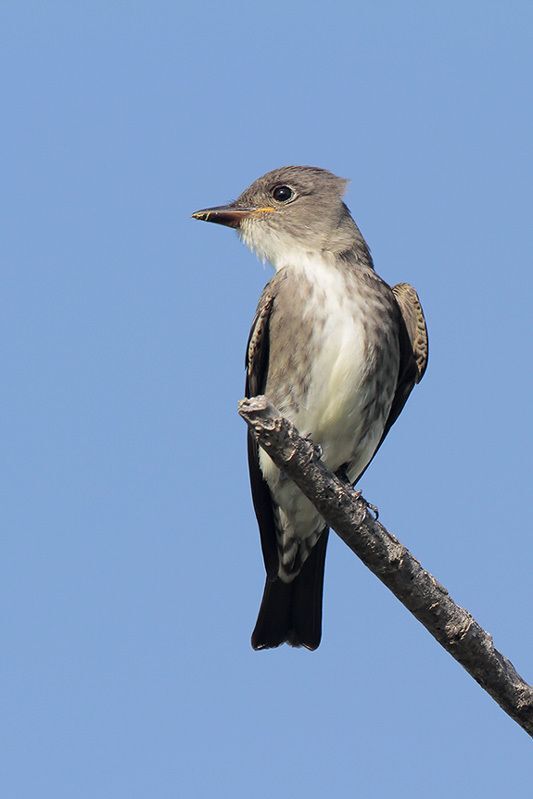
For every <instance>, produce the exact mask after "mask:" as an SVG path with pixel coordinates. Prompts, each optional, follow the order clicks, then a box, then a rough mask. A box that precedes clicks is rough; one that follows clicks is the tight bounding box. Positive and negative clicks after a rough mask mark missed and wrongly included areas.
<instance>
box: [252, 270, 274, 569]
mask: <svg viewBox="0 0 533 799" xmlns="http://www.w3.org/2000/svg"><path fill="white" fill-rule="evenodd" d="M273 304H274V293H273V292H271V291H270V287H269V286H267V287H266V288H265V290H264V291H263V293H262V295H261V298H260V300H259V304H258V306H257V311H256V314H255V318H254V321H253V322H252V329H251V330H250V337H249V339H248V346H247V349H246V389H245V393H246V396H247V397H255V396H257V395H258V394H262V393H263V392H264V390H265V385H266V379H267V373H268V355H269V322H270V314H271V311H272V306H273ZM248 467H249V471H250V486H251V489H252V499H253V503H254V509H255V515H256V516H257V522H258V524H259V531H260V534H261V548H262V550H263V559H264V561H265V569H266V572H267V575H268V577H275V576H276V575H277V572H278V548H277V539H276V526H275V523H274V512H273V509H272V499H271V496H270V491H269V488H268V485H267V483H266V482H265V480H264V478H263V474H262V472H261V468H260V466H259V452H258V445H257V441H256V440H255V438H254V435H253V433H252V432H251V430H250V429H248Z"/></svg>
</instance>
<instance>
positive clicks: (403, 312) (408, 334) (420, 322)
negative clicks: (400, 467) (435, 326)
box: [355, 283, 429, 482]
mask: <svg viewBox="0 0 533 799" xmlns="http://www.w3.org/2000/svg"><path fill="white" fill-rule="evenodd" d="M392 292H393V294H394V298H395V300H396V304H397V306H398V308H399V311H400V318H399V331H398V334H399V343H400V368H399V371H398V382H397V384H396V392H395V394H394V397H393V400H392V405H391V409H390V411H389V415H388V417H387V421H386V423H385V428H384V430H383V435H382V436H381V439H380V441H379V444H378V446H377V447H376V450H375V452H374V455H373V456H372V459H371V460H373V459H374V457H375V455H376V452H377V451H378V449H379V448H380V447H381V445H382V444H383V442H384V440H385V438H386V436H387V433H388V432H389V430H390V429H391V427H392V425H393V424H394V422H395V421H396V419H397V418H398V416H399V415H400V413H401V412H402V410H403V406H404V405H405V403H406V402H407V398H408V397H409V394H410V393H411V391H412V390H413V388H414V386H415V384H416V383H420V381H421V380H422V378H423V377H424V372H425V371H426V367H427V363H428V353H429V345H428V331H427V328H426V320H425V319H424V312H423V311H422V306H421V304H420V300H419V298H418V294H417V293H416V291H415V289H414V288H413V287H412V286H410V285H409V283H398V284H397V285H396V286H393V287H392ZM370 463H371V461H370V462H369V463H367V465H366V466H365V468H364V469H363V471H362V472H361V474H359V475H358V476H357V478H356V480H355V482H357V481H358V480H360V479H361V477H362V476H363V474H364V473H365V472H366V470H367V469H368V467H369V466H370Z"/></svg>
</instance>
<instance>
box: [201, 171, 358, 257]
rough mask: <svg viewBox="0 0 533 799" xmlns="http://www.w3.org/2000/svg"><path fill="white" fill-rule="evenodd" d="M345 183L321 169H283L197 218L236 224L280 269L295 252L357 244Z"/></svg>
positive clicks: (247, 241) (342, 248)
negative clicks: (348, 207) (229, 201)
mask: <svg viewBox="0 0 533 799" xmlns="http://www.w3.org/2000/svg"><path fill="white" fill-rule="evenodd" d="M347 182H348V181H346V180H344V179H343V178H339V177H337V176H336V175H333V174H332V173H331V172H328V171H327V170H325V169H319V168H318V167H311V166H286V167H281V168H280V169H274V170H273V171H272V172H267V174H266V175H263V176H262V177H260V178H258V179H257V180H256V181H254V182H253V183H252V185H251V186H249V187H248V188H247V189H246V190H245V191H243V193H242V194H241V195H240V197H238V198H237V200H235V201H234V202H232V203H229V204H228V205H221V206H217V207H214V208H204V209H203V210H201V211H196V212H195V213H194V214H193V217H194V218H195V219H201V220H203V221H204V222H216V223H218V224H221V225H227V226H228V227H233V228H236V230H237V231H238V233H239V235H240V237H241V238H242V240H243V241H244V243H245V244H246V245H247V246H248V247H250V249H252V250H254V252H256V253H257V255H258V256H259V257H260V258H262V259H263V260H268V261H270V262H271V263H272V264H273V265H274V266H275V267H276V268H277V269H279V268H281V267H282V266H285V265H286V263H288V262H289V261H290V259H291V258H294V256H295V254H297V253H301V252H305V253H315V252H322V251H329V252H339V253H340V252H344V251H346V250H349V249H350V248H351V247H352V246H353V244H354V238H355V237H356V234H357V233H358V231H357V228H356V226H355V223H354V222H353V220H352V218H351V216H350V212H349V211H348V209H347V207H346V205H345V204H344V202H343V200H342V197H343V194H344V192H345V190H346V185H347Z"/></svg>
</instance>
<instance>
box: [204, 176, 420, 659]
mask: <svg viewBox="0 0 533 799" xmlns="http://www.w3.org/2000/svg"><path fill="white" fill-rule="evenodd" d="M346 185H347V181H346V180H343V179H342V178H339V177H337V176H336V175H333V174H332V173H331V172H328V171H326V170H324V169H318V168H316V167H309V166H289V167H282V168H281V169H275V170H274V171H272V172H268V173H267V174H266V175H263V177H260V178H259V179H258V180H256V181H255V182H254V183H252V185H251V186H250V187H249V188H248V189H246V190H245V191H244V192H243V193H242V194H241V196H240V197H239V198H238V199H237V200H235V202H232V203H230V204H229V205H224V206H218V207H215V208H207V209H204V210H201V211H196V213H194V214H193V217H194V218H195V219H200V220H204V221H206V222H216V223H218V224H222V225H227V226H229V227H233V228H236V230H237V232H238V233H239V235H240V237H241V239H242V240H243V241H244V242H245V244H247V245H248V247H250V248H251V249H252V250H253V251H254V252H256V253H257V255H258V256H259V257H260V258H261V259H263V260H268V261H270V263H271V264H272V265H273V266H274V268H275V270H276V274H275V275H274V277H273V278H272V280H271V281H270V282H269V283H268V284H267V285H266V287H265V289H264V291H263V293H262V295H261V298H260V300H259V305H258V307H257V312H256V315H255V318H254V320H253V323H252V329H251V332H250V338H249V341H248V348H247V354H246V396H247V397H251V396H256V395H257V394H266V395H267V396H268V398H269V399H270V401H271V402H272V403H273V404H274V405H275V406H276V407H277V408H278V409H279V411H280V412H281V413H282V414H283V415H284V416H286V417H287V418H288V419H290V420H291V421H292V422H293V423H294V424H295V425H296V427H297V428H298V430H299V431H300V433H301V434H302V435H306V436H308V437H309V438H310V439H311V440H312V441H313V442H314V443H315V444H317V445H319V446H320V447H321V450H322V458H323V461H324V462H325V464H326V465H327V466H328V467H329V468H330V469H331V470H332V471H334V472H339V473H340V474H342V475H343V476H344V477H345V478H346V479H348V480H349V481H350V483H352V484H353V483H355V482H357V480H358V479H359V478H360V477H361V475H362V473H363V472H364V471H365V469H366V468H367V466H368V464H369V463H370V461H371V460H372V458H373V457H374V455H375V453H376V451H377V450H378V449H379V447H380V445H381V443H382V441H383V439H384V438H385V436H386V435H387V433H388V432H389V430H390V428H391V426H392V425H393V424H394V422H395V421H396V419H397V418H398V415H399V413H400V411H401V410H402V408H403V406H404V404H405V402H406V400H407V397H408V396H409V394H410V393H411V390H412V388H413V386H414V384H415V383H418V382H419V381H420V380H421V379H422V376H423V374H424V371H425V369H426V365H427V358H428V338H427V330H426V324H425V321H424V315H423V312H422V308H421V306H420V302H419V299H418V295H417V293H416V291H415V289H414V288H413V287H412V286H410V285H409V284H407V283H400V284H398V285H397V286H394V287H393V288H390V287H389V286H388V285H387V283H385V281H384V280H382V279H381V278H380V277H379V275H377V274H376V272H375V271H374V265H373V262H372V257H371V255H370V251H369V249H368V247H367V245H366V242H365V240H364V239H363V236H362V235H361V232H360V230H359V228H358V227H357V225H356V224H355V222H354V220H353V219H352V217H351V215H350V212H349V210H348V208H347V206H346V205H345V203H344V202H343V199H342V198H343V195H344V192H345V190H346ZM248 460H249V470H250V480H251V488H252V497H253V502H254V507H255V512H256V516H257V520H258V523H259V529H260V533H261V544H262V550H263V558H264V562H265V568H266V573H267V577H266V585H265V589H264V594H263V599H262V603H261V608H260V610H259V617H258V619H257V623H256V626H255V629H254V631H253V634H252V646H253V647H254V649H265V648H269V647H275V646H279V645H280V644H282V643H284V642H287V643H289V644H291V645H292V646H304V647H307V649H316V647H317V646H318V645H319V643H320V638H321V630H322V589H323V582H324V564H325V556H326V545H327V539H328V530H327V527H326V525H325V523H324V520H323V519H322V517H321V516H320V514H319V513H318V512H317V510H316V509H315V508H314V506H313V505H312V504H311V502H310V501H309V500H308V499H307V498H306V497H305V496H304V495H303V494H302V492H301V491H300V490H299V488H297V486H296V485H295V484H294V483H293V482H292V481H291V480H289V479H288V478H286V477H285V475H284V474H283V473H281V472H280V470H279V469H278V468H277V466H275V465H274V463H273V462H272V460H271V459H270V457H269V456H268V455H267V454H266V453H265V452H264V450H262V449H260V448H259V447H258V445H257V443H256V441H255V439H254V437H253V435H252V434H251V433H249V434H248Z"/></svg>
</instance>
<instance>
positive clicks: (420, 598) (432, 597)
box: [239, 396, 533, 736]
mask: <svg viewBox="0 0 533 799" xmlns="http://www.w3.org/2000/svg"><path fill="white" fill-rule="evenodd" d="M239 414H240V415H241V416H242V418H243V419H244V420H245V422H246V423H247V424H248V426H249V427H250V428H251V430H252V431H253V432H254V434H255V435H256V437H257V440H258V442H259V444H260V446H261V447H263V449H264V450H265V451H266V452H267V453H268V454H269V456H270V457H271V458H272V460H273V461H274V463H276V465H277V466H279V467H280V468H281V469H283V471H284V472H285V473H286V474H287V475H288V476H289V477H290V478H291V479H292V480H294V482H295V483H296V484H297V485H298V486H299V487H300V489H301V490H302V491H303V493H304V494H305V495H306V496H307V497H308V498H309V499H310V500H311V502H312V503H313V504H314V505H315V507H316V508H317V509H318V510H319V511H320V513H321V514H322V516H323V517H324V519H325V520H326V522H327V524H328V525H329V526H330V527H332V528H333V529H334V530H335V531H336V532H337V533H338V535H339V536H340V537H341V538H342V540H343V541H344V542H345V543H346V544H348V546H349V547H350V549H352V550H353V552H355V554H356V555H357V556H358V557H359V558H361V560H362V561H363V563H364V564H365V565H366V566H368V568H369V569H370V570H371V571H372V572H374V574H375V575H376V577H379V579H380V580H381V581H382V582H383V583H385V585H386V586H387V588H389V589H390V590H391V591H392V592H393V594H395V596H397V597H398V599H399V600H400V602H402V603H403V604H404V605H405V607H406V608H408V610H410V611H411V613H412V614H413V615H414V616H416V618H417V619H418V620H419V621H420V622H422V624H423V625H424V627H426V629H427V630H429V632H430V633H431V635H433V637H434V638H436V639H437V641H438V642H439V643H440V644H441V645H442V646H443V647H444V649H446V651H447V652H449V653H450V655H452V657H454V658H455V659H456V660H457V661H458V662H459V663H460V664H461V665H462V666H463V667H464V668H465V669H466V670H467V672H468V673H469V674H470V675H471V676H472V677H473V678H474V679H475V680H476V682H478V683H479V684H480V685H481V687H482V688H484V689H485V690H486V691H487V692H488V693H489V694H490V695H491V696H492V698H493V699H495V700H496V702H497V703H498V704H499V705H500V707H501V708H502V709H503V710H504V711H505V712H506V713H507V714H508V715H509V716H511V718H512V719H514V720H515V721H516V722H517V723H518V724H520V726H521V727H523V728H524V730H526V732H528V733H529V734H530V735H532V736H533V687H532V686H530V685H528V684H527V683H526V682H525V681H524V680H523V679H522V678H521V677H520V675H519V674H518V673H517V671H516V669H515V668H514V666H513V664H512V663H511V662H510V661H509V660H507V658H506V657H504V656H503V655H502V654H501V653H500V652H498V650H497V649H495V647H494V644H493V641H492V637H491V636H490V635H489V634H488V633H487V632H485V630H483V629H482V628H481V627H480V625H479V624H478V623H477V622H476V621H475V619H474V618H472V616H471V615H470V613H468V611H466V610H464V608H461V607H459V605H457V604H456V603H455V602H454V601H453V599H452V598H451V597H450V595H449V594H448V592H447V591H446V589H445V588H444V586H442V585H441V584H440V583H439V582H438V581H437V580H436V579H435V578H434V577H433V575H431V574H430V573H429V572H427V571H426V570H425V569H424V568H423V567H422V566H421V565H420V563H419V562H418V561H417V560H416V558H414V557H413V555H411V553H410V552H409V551H408V550H407V549H406V547H404V546H403V545H402V544H401V543H400V542H399V541H398V540H397V539H396V538H395V537H394V536H393V535H391V533H389V532H388V531H387V530H386V529H385V528H384V527H383V525H381V524H380V523H379V522H378V521H376V519H374V518H373V516H372V514H371V513H370V512H369V509H368V504H367V502H366V501H365V499H364V498H363V497H362V496H361V494H360V492H357V491H354V490H353V489H352V488H351V487H350V486H347V485H346V484H345V483H343V482H341V480H339V479H338V478H337V477H336V476H335V475H334V474H332V472H330V471H329V470H328V469H327V468H326V466H325V465H324V464H323V463H322V461H321V460H320V454H319V452H317V448H316V447H315V446H314V445H313V443H312V442H311V441H309V440H306V439H304V438H302V437H301V436H300V435H299V433H298V431H297V430H296V428H295V427H294V425H293V424H292V423H291V422H289V421H288V420H287V419H285V418H283V417H282V416H280V414H279V411H278V410H277V409H276V408H275V407H274V406H273V405H271V403H270V402H269V401H268V399H267V398H266V397H263V396H260V397H253V398H252V399H245V400H241V402H240V403H239Z"/></svg>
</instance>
